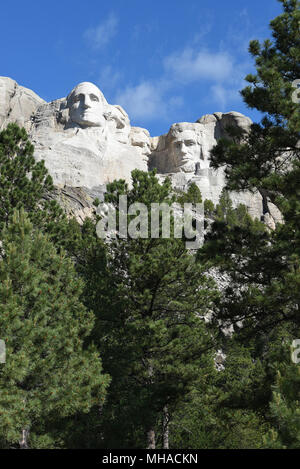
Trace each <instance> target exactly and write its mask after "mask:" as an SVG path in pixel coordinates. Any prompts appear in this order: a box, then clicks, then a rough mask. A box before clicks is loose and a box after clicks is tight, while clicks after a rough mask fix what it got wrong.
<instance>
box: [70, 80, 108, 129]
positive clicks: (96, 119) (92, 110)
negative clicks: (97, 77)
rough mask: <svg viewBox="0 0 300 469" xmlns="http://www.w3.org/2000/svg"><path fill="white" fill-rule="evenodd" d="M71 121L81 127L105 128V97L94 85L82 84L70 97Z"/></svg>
mask: <svg viewBox="0 0 300 469" xmlns="http://www.w3.org/2000/svg"><path fill="white" fill-rule="evenodd" d="M68 107H69V112H70V119H71V121H72V122H75V123H76V124H79V125H80V126H81V127H104V126H105V118H104V115H103V114H104V106H103V95H102V93H101V91H100V90H99V88H97V86H95V85H93V83H88V82H84V83H80V84H79V85H77V86H76V87H75V88H74V90H73V91H71V93H70V95H69V96H68Z"/></svg>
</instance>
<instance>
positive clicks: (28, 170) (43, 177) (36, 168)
mask: <svg viewBox="0 0 300 469" xmlns="http://www.w3.org/2000/svg"><path fill="white" fill-rule="evenodd" d="M33 155H34V146H33V145H32V144H31V143H30V141H29V138H28V135H27V133H26V131H25V129H24V128H20V127H18V125H17V124H13V123H12V124H8V126H7V128H6V129H5V130H3V131H2V132H0V229H2V228H3V226H4V225H5V223H7V221H8V220H9V218H10V216H11V215H12V213H13V210H14V209H18V210H19V209H21V208H23V209H24V210H25V211H26V212H27V213H28V215H29V216H30V219H31V221H32V223H33V224H34V226H37V227H39V228H40V229H42V230H43V231H44V232H48V233H49V234H50V235H51V237H52V239H53V241H58V240H59V241H60V242H61V243H62V242H63V240H64V239H65V238H66V236H68V235H69V231H70V229H69V226H68V222H67V219H66V216H65V214H64V213H63V210H62V209H61V208H60V207H59V205H58V204H57V202H56V201H55V200H50V199H49V200H48V198H47V194H49V192H50V191H51V190H52V189H53V182H52V178H51V176H50V175H49V173H48V170H47V169H46V167H45V165H44V161H39V162H36V161H35V159H34V156H33Z"/></svg>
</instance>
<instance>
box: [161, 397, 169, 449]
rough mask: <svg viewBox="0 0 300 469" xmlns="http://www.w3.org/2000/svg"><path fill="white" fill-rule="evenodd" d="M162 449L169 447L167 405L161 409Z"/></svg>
mask: <svg viewBox="0 0 300 469" xmlns="http://www.w3.org/2000/svg"><path fill="white" fill-rule="evenodd" d="M162 430H163V431H162V439H163V441H162V444H163V449H169V413H168V407H167V406H165V407H164V410H163V429H162Z"/></svg>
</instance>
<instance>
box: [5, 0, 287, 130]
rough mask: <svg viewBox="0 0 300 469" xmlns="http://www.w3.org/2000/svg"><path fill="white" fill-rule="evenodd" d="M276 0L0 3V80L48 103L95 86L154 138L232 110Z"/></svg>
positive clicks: (240, 106)
mask: <svg viewBox="0 0 300 469" xmlns="http://www.w3.org/2000/svg"><path fill="white" fill-rule="evenodd" d="M280 13H281V5H280V4H279V2H277V0H263V1H262V0H226V2H224V1H222V0H214V1H212V0H186V1H185V2H183V1H182V0H160V1H157V0H151V1H150V0H127V1H125V0H110V1H107V0H106V1H102V0H85V1H84V2H83V1H79V0H72V1H71V0H60V1H58V0H51V1H50V2H41V1H34V0H28V1H26V2H25V1H24V0H22V1H21V0H14V1H6V2H4V1H3V2H2V4H1V16H0V25H1V27H0V44H1V46H0V50H1V69H0V75H1V76H9V77H11V78H13V79H15V80H16V81H17V82H18V83H19V84H20V85H23V86H26V87H28V88H30V89H32V90H34V91H35V92H36V93H37V94H38V95H40V96H41V97H42V98H43V99H45V100H47V101H51V100H53V99H57V98H61V97H63V96H66V95H67V94H68V93H69V91H70V90H71V89H72V88H73V87H74V86H75V85H76V84H77V83H79V82H81V81H92V82H93V83H95V84H97V85H98V86H99V88H100V89H101V90H102V91H103V93H104V95H105V96H106V98H107V100H108V101H109V102H110V103H111V104H121V105H122V106H123V107H124V108H125V110H126V111H127V112H128V114H129V117H130V119H131V124H132V125H136V126H141V127H146V128H147V129H148V130H149V131H150V133H151V135H152V136H154V135H159V134H162V133H165V132H167V131H168V129H169V127H170V125H171V124H172V123H174V122H186V121H187V122H194V121H195V120H196V119H198V118H199V117H201V116H202V115H203V114H207V113H213V112H217V111H221V112H228V111H231V110H236V111H239V112H242V113H244V114H247V115H248V116H250V117H252V118H253V119H255V120H257V119H259V118H260V116H259V114H258V113H256V112H255V111H251V110H249V109H247V108H246V106H245V105H244V103H243V101H242V99H241V97H240V96H239V93H238V91H239V90H240V89H242V88H243V87H244V86H245V82H244V81H243V78H244V77H245V75H246V74H247V73H250V72H251V71H253V60H252V58H251V57H250V55H249V53H248V50H247V49H248V43H249V41H250V40H251V39H254V38H257V39H260V40H263V39H266V38H267V37H270V29H269V22H270V20H271V19H273V18H274V17H276V16H277V15H278V14H280Z"/></svg>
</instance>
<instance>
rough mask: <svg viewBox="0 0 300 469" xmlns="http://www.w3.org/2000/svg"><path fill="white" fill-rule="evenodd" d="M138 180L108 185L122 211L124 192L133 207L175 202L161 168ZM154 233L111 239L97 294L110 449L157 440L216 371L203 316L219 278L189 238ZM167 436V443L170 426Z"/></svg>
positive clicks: (140, 174)
mask: <svg viewBox="0 0 300 469" xmlns="http://www.w3.org/2000/svg"><path fill="white" fill-rule="evenodd" d="M132 180H133V183H132V189H129V188H128V187H127V185H126V184H125V182H124V181H116V182H114V183H112V184H110V185H108V187H107V195H106V199H107V202H110V203H113V204H114V205H115V207H116V208H117V207H118V206H117V203H118V196H119V195H120V194H126V195H127V196H128V206H130V204H132V203H133V202H139V203H144V204H145V206H146V207H147V208H149V209H150V206H151V203H163V202H164V203H166V204H171V203H172V201H174V200H176V196H175V195H174V194H173V192H172V188H171V184H170V181H169V180H166V181H165V182H164V183H163V184H159V182H158V180H157V178H156V176H155V173H144V172H141V171H137V170H136V171H134V172H133V173H132ZM128 219H129V220H130V219H131V217H130V216H129V217H128ZM149 225H150V224H149ZM160 228H161V227H160ZM149 230H150V228H149ZM148 235H149V238H138V239H131V238H130V237H129V238H128V239H121V238H118V239H116V240H115V241H112V242H111V244H110V246H109V257H108V268H107V272H106V273H105V275H106V279H107V283H108V284H109V287H110V288H109V296H108V295H107V291H105V289H104V290H102V291H101V289H99V290H98V291H97V293H98V296H99V298H100V301H101V306H102V308H101V311H99V314H98V324H99V331H100V333H99V334H98V337H99V347H100V349H101V350H103V365H104V369H105V371H107V372H108V373H109V374H110V375H111V376H112V384H111V388H110V395H109V399H108V404H107V406H106V412H107V413H106V420H105V422H106V428H104V440H103V445H106V446H109V447H137V446H138V447H145V445H147V446H148V447H149V448H153V447H154V446H155V444H159V442H157V430H158V426H161V425H162V416H163V415H164V417H165V418H164V422H165V423H166V416H167V421H168V423H169V419H171V418H172V414H173V412H174V409H176V408H177V407H178V405H179V404H180V402H181V400H182V399H183V398H184V396H185V394H186V393H187V392H188V390H189V389H190V388H191V386H192V385H193V382H194V381H195V380H196V379H198V376H199V373H200V374H201V373H205V372H209V371H208V370H212V369H213V360H212V356H213V355H212V353H211V352H210V351H211V350H212V349H213V348H214V346H215V343H214V338H213V336H212V334H210V333H209V331H208V329H207V326H206V324H205V321H204V319H203V316H204V315H205V314H206V313H207V312H208V310H209V308H210V306H211V304H212V302H213V299H215V297H216V295H217V293H216V290H215V287H214V283H213V281H212V280H209V279H208V278H206V276H205V266H201V265H200V264H197V263H196V262H195V259H194V257H193V256H192V255H191V253H189V252H188V250H187V249H186V246H185V242H184V240H183V239H175V238H174V236H173V234H172V231H171V237H170V238H168V239H162V238H161V237H160V238H151V237H150V233H149V232H148ZM167 426H168V424H167ZM163 434H164V445H165V447H166V446H167V444H168V443H167V429H166V427H165V430H164V432H163ZM145 435H147V443H145V441H146V436H145Z"/></svg>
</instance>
